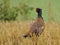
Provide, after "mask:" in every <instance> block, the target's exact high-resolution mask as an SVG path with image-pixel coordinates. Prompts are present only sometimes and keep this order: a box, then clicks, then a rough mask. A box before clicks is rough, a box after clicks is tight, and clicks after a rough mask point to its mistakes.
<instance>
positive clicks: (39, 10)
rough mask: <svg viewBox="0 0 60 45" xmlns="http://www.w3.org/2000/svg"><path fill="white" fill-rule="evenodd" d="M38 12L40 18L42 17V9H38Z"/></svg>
mask: <svg viewBox="0 0 60 45" xmlns="http://www.w3.org/2000/svg"><path fill="white" fill-rule="evenodd" d="M36 12H37V13H38V17H41V16H42V9H40V8H36Z"/></svg>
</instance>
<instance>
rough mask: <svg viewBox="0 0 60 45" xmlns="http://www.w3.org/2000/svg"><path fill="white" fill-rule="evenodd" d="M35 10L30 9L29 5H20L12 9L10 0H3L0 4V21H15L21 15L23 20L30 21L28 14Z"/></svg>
mask: <svg viewBox="0 0 60 45" xmlns="http://www.w3.org/2000/svg"><path fill="white" fill-rule="evenodd" d="M32 10H33V7H29V6H28V5H27V4H24V3H20V5H19V6H17V7H12V8H11V7H10V0H3V3H0V20H3V21H12V20H13V21H15V20H16V18H17V16H18V15H19V14H20V15H21V16H22V20H28V16H29V15H28V14H30V11H32Z"/></svg>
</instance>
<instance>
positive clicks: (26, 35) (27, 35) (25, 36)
mask: <svg viewBox="0 0 60 45" xmlns="http://www.w3.org/2000/svg"><path fill="white" fill-rule="evenodd" d="M23 37H24V38H27V37H31V35H29V34H25V35H23Z"/></svg>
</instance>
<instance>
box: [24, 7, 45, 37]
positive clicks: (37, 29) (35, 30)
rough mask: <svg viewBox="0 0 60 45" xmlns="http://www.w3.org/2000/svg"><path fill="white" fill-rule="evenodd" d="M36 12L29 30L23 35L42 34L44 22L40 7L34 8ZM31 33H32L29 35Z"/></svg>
mask: <svg viewBox="0 0 60 45" xmlns="http://www.w3.org/2000/svg"><path fill="white" fill-rule="evenodd" d="M36 12H37V18H36V21H35V22H34V23H33V24H32V25H31V27H30V30H29V32H28V33H27V34H25V35H24V37H25V38H26V37H32V36H33V34H35V35H36V36H39V35H41V34H42V32H43V30H44V28H45V23H44V20H43V17H42V9H40V8H36ZM30 34H32V35H30Z"/></svg>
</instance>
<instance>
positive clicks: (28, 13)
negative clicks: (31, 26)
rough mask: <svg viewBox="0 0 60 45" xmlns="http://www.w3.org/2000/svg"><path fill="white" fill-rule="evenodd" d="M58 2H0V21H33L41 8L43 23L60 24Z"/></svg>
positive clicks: (18, 0)
mask: <svg viewBox="0 0 60 45" xmlns="http://www.w3.org/2000/svg"><path fill="white" fill-rule="evenodd" d="M59 5H60V0H0V20H4V21H6V20H8V21H11V20H13V21H14V20H16V21H22V20H35V19H36V17H37V14H36V12H35V9H36V8H37V7H39V8H42V10H43V14H42V15H43V18H44V20H45V22H50V21H55V22H60V6H59Z"/></svg>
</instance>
